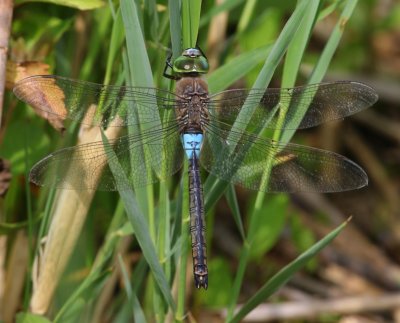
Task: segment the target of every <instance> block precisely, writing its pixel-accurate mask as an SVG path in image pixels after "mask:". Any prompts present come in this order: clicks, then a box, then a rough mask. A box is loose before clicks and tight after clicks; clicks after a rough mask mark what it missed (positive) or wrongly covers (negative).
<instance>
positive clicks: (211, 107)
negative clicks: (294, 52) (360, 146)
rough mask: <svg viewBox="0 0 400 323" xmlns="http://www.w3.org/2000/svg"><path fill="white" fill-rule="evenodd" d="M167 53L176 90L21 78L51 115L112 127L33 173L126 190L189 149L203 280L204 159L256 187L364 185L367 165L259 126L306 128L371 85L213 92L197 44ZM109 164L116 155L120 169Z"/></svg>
mask: <svg viewBox="0 0 400 323" xmlns="http://www.w3.org/2000/svg"><path fill="white" fill-rule="evenodd" d="M167 62H168V63H167V65H168V66H169V67H171V68H172V74H171V75H169V77H170V78H173V79H175V80H176V84H175V91H174V92H170V91H166V90H162V89H158V88H146V87H130V86H113V85H101V84H95V83H89V82H84V81H78V80H72V79H68V78H64V77H60V76H55V75H37V76H31V77H28V78H25V79H23V80H21V81H19V82H18V83H17V84H16V85H15V87H14V93H15V95H16V96H17V97H18V98H19V99H21V100H22V101H25V102H26V103H28V104H29V105H31V106H32V107H33V108H34V109H35V110H36V111H37V112H39V113H40V114H41V115H42V116H45V117H46V118H47V119H49V121H50V122H53V123H58V124H63V123H64V121H67V120H70V121H71V120H72V122H77V123H80V124H84V125H88V126H91V127H97V128H101V130H102V131H104V133H107V131H109V130H111V133H113V130H118V131H114V133H115V132H117V133H118V134H117V135H115V136H112V135H110V136H109V138H108V137H107V140H101V141H100V140H99V141H96V142H89V143H84V144H80V145H77V146H73V147H68V148H64V149H60V150H57V151H55V152H53V153H52V154H50V155H48V156H47V157H45V158H44V159H42V160H40V161H39V162H38V163H37V164H36V165H34V166H33V168H32V170H31V172H30V180H31V181H32V182H33V183H36V184H38V185H42V186H50V187H54V188H62V189H74V190H85V189H91V190H103V191H114V190H124V189H127V188H128V187H132V186H133V187H134V188H137V187H143V186H146V185H149V184H152V183H155V182H157V181H160V180H166V179H167V178H169V177H170V176H172V175H173V174H175V173H177V172H178V171H179V169H180V168H181V167H182V164H183V162H184V159H185V158H186V159H187V161H188V179H189V185H188V187H189V199H190V200H189V215H190V235H191V239H192V257H193V274H194V283H195V286H196V287H197V288H204V289H207V287H208V268H207V249H206V237H205V234H206V233H205V214H204V213H205V211H204V197H203V188H202V184H201V176H200V165H201V166H202V167H203V168H205V169H206V170H207V171H208V172H209V173H210V174H212V175H213V176H215V177H216V178H217V179H220V180H222V181H225V182H228V183H233V184H234V185H239V186H242V187H244V188H247V189H251V190H256V191H262V192H298V191H307V192H341V191H346V190H352V189H357V188H360V187H363V186H365V185H367V183H368V177H367V175H366V173H365V172H364V170H363V169H362V168H361V167H360V166H358V165H357V164H356V163H354V162H353V161H351V160H349V159H347V158H346V157H344V156H341V155H339V154H337V153H334V152H330V151H325V150H321V149H317V148H313V147H307V146H302V145H298V144H294V143H285V142H279V141H276V140H272V139H268V136H264V135H263V133H265V132H266V131H268V129H278V130H279V129H281V130H287V129H293V130H296V129H305V128H310V127H314V126H317V125H319V124H321V123H323V122H327V121H331V120H336V119H343V118H344V117H347V116H349V115H352V114H354V113H357V112H359V111H362V110H364V109H366V108H368V107H370V106H371V105H373V104H374V103H375V102H376V101H377V100H378V95H377V93H376V92H375V91H374V90H373V89H372V88H371V87H369V86H368V85H366V84H363V83H359V82H354V81H339V82H331V83H319V84H311V85H306V86H299V87H294V88H286V89H285V88H267V89H254V88H253V89H233V90H225V91H222V92H220V93H216V94H210V93H209V91H208V86H207V82H206V80H205V78H204V75H205V74H206V73H207V72H208V70H209V65H208V61H207V58H206V57H205V55H204V54H203V53H202V51H201V50H200V49H199V48H188V49H185V50H184V51H183V52H182V55H181V56H179V57H178V58H177V59H175V60H174V61H173V63H171V62H169V61H167ZM166 69H167V66H166ZM164 74H166V72H165V71H164ZM167 76H168V75H167ZM299 111H304V112H302V113H299ZM111 163H118V164H119V165H120V169H122V170H123V172H122V174H119V173H116V172H115V171H113V169H112V167H110V165H111Z"/></svg>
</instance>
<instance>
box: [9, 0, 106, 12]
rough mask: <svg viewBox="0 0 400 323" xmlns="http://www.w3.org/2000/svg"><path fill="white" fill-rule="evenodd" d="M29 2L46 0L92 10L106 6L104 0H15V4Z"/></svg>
mask: <svg viewBox="0 0 400 323" xmlns="http://www.w3.org/2000/svg"><path fill="white" fill-rule="evenodd" d="M28 2H46V3H52V4H56V5H59V6H65V7H71V8H76V9H79V10H91V9H97V8H100V7H102V6H104V4H105V2H104V1H102V0H86V1H82V0H39V1H38V0H16V1H15V4H14V5H15V6H16V5H21V4H23V3H28Z"/></svg>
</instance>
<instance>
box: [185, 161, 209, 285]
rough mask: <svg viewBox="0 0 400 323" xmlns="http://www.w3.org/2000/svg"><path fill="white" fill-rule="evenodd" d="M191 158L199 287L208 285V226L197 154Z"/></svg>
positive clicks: (192, 227)
mask: <svg viewBox="0 0 400 323" xmlns="http://www.w3.org/2000/svg"><path fill="white" fill-rule="evenodd" d="M192 156H193V157H192V158H191V159H189V196H190V205H189V208H190V209H189V210H190V212H189V213H190V234H191V238H192V256H193V274H194V277H195V284H196V287H197V288H201V287H203V288H205V289H207V286H208V269H207V251H206V237H205V233H206V227H205V220H204V201H203V188H202V185H201V180H200V170H199V164H198V159H197V154H196V153H194V154H193V155H192Z"/></svg>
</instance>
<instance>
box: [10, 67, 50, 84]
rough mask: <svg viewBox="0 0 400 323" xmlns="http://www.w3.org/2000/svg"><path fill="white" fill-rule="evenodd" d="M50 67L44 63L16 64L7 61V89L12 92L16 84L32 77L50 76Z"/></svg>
mask: <svg viewBox="0 0 400 323" xmlns="http://www.w3.org/2000/svg"><path fill="white" fill-rule="evenodd" d="M49 69H50V66H49V65H48V64H45V63H42V62H35V61H27V62H22V63H16V62H12V61H7V73H6V89H8V90H12V88H13V87H14V85H15V83H17V82H18V81H19V80H22V79H24V78H26V77H29V76H32V75H47V74H49Z"/></svg>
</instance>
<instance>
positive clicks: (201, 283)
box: [194, 265, 208, 289]
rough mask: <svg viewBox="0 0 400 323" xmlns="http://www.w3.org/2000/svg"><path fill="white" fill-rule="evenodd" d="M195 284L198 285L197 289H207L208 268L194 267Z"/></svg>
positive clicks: (202, 266)
mask: <svg viewBox="0 0 400 323" xmlns="http://www.w3.org/2000/svg"><path fill="white" fill-rule="evenodd" d="M194 284H195V285H196V288H201V287H203V288H204V289H207V287H208V271H207V267H206V266H204V265H195V266H194Z"/></svg>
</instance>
